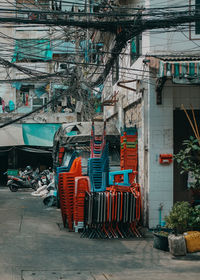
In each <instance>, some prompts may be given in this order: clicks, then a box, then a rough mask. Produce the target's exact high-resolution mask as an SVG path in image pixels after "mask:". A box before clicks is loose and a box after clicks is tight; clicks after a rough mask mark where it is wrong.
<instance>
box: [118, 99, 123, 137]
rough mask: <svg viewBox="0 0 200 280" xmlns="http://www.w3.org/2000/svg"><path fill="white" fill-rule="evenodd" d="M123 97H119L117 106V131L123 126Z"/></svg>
mask: <svg viewBox="0 0 200 280" xmlns="http://www.w3.org/2000/svg"><path fill="white" fill-rule="evenodd" d="M123 98H124V96H122V97H120V98H119V107H118V121H119V131H120V132H121V131H122V130H123V128H124V110H123Z"/></svg>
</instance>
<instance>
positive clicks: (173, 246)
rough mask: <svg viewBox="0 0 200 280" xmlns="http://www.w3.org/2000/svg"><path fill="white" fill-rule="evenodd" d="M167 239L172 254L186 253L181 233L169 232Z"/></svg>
mask: <svg viewBox="0 0 200 280" xmlns="http://www.w3.org/2000/svg"><path fill="white" fill-rule="evenodd" d="M168 240H169V251H170V253H171V254H172V255H173V256H185V255H186V252H187V251H186V244H185V238H184V236H183V235H174V234H170V235H169V237H168Z"/></svg>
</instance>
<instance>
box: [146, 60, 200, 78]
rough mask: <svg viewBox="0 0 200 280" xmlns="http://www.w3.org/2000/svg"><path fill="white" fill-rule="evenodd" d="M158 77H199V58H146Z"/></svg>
mask: <svg viewBox="0 0 200 280" xmlns="http://www.w3.org/2000/svg"><path fill="white" fill-rule="evenodd" d="M148 61H149V66H150V67H151V68H153V69H155V70H156V71H157V74H158V77H188V76H189V77H200V57H167V56H165V57H148Z"/></svg>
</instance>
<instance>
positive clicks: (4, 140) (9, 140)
mask: <svg viewBox="0 0 200 280" xmlns="http://www.w3.org/2000/svg"><path fill="white" fill-rule="evenodd" d="M59 127H60V124H57V123H39V124H38V123H37V124H36V123H31V124H30V123H25V124H12V125H9V126H7V127H5V128H0V147H11V146H38V147H53V137H54V134H55V132H56V131H57V130H58V128H59Z"/></svg>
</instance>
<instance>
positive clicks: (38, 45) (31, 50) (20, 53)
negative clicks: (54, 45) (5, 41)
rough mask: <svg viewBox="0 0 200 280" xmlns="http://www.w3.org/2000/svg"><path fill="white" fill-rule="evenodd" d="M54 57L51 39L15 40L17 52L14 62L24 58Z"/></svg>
mask: <svg viewBox="0 0 200 280" xmlns="http://www.w3.org/2000/svg"><path fill="white" fill-rule="evenodd" d="M51 59H52V51H51V47H50V40H46V39H45V40H38V39H17V40H15V52H14V55H13V58H12V62H16V61H23V60H42V61H47V60H51Z"/></svg>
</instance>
